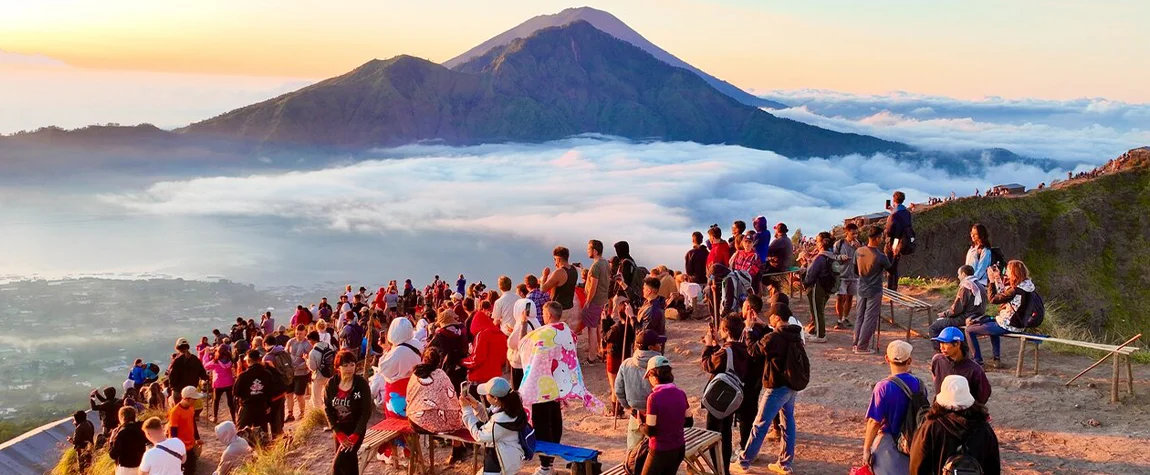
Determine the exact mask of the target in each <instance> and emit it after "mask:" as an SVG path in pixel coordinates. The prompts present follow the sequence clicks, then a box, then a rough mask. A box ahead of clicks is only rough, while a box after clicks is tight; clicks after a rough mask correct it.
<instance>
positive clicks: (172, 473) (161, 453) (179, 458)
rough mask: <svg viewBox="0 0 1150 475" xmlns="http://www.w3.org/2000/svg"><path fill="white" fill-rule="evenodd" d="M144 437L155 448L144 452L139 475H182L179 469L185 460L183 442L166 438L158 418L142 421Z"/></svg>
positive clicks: (185, 453) (173, 438)
mask: <svg viewBox="0 0 1150 475" xmlns="http://www.w3.org/2000/svg"><path fill="white" fill-rule="evenodd" d="M144 436H145V437H147V438H148V440H149V441H150V442H152V443H153V444H155V447H152V448H151V449H148V451H147V452H144V458H143V460H141V461H140V475H183V473H184V471H183V469H182V468H181V465H183V463H184V460H186V459H187V452H186V451H185V450H184V442H183V441H182V440H180V439H177V438H175V437H172V438H167V436H166V435H165V434H164V423H163V422H162V421H160V418H158V417H152V418H149V419H148V420H146V421H144Z"/></svg>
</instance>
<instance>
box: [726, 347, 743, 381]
mask: <svg viewBox="0 0 1150 475" xmlns="http://www.w3.org/2000/svg"><path fill="white" fill-rule="evenodd" d="M726 372H728V373H731V375H735V352H734V351H732V350H731V347H730V346H727V371H726ZM740 379H741V378H740Z"/></svg>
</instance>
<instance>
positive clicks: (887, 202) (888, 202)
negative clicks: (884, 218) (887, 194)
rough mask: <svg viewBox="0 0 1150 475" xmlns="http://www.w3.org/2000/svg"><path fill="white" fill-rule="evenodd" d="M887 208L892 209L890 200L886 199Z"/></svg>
mask: <svg viewBox="0 0 1150 475" xmlns="http://www.w3.org/2000/svg"><path fill="white" fill-rule="evenodd" d="M886 209H890V200H886Z"/></svg>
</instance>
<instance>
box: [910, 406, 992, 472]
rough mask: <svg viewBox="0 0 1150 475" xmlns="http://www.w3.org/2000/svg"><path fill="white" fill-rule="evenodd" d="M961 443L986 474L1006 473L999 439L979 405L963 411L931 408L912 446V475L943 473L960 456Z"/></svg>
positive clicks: (984, 410) (937, 407)
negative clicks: (955, 456)
mask: <svg viewBox="0 0 1150 475" xmlns="http://www.w3.org/2000/svg"><path fill="white" fill-rule="evenodd" d="M960 443H965V446H966V450H967V453H968V454H970V456H972V457H974V458H975V459H977V460H978V463H979V464H980V465H982V473H983V474H985V475H999V474H1000V473H1002V460H1001V459H1000V458H999V452H998V436H997V435H995V434H994V429H993V428H992V427H990V423H988V422H987V414H986V409H983V408H982V407H981V406H978V405H976V406H975V407H970V408H967V409H964V410H961V411H954V410H951V409H946V408H943V407H942V406H938V405H935V406H933V407H931V409H930V412H928V413H927V415H926V420H925V421H923V424H922V425H920V426H919V427H918V431H917V432H915V434H914V441H913V442H912V443H911V446H910V473H911V474H912V475H933V474H936V473H942V466H943V465H944V464H946V459H948V458H950V457H951V456H953V455H956V454H957V453H958V446H959V444H960Z"/></svg>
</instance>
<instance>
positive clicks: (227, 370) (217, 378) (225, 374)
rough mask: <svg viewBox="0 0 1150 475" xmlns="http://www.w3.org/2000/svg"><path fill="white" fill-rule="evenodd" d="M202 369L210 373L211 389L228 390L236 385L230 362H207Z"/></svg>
mask: <svg viewBox="0 0 1150 475" xmlns="http://www.w3.org/2000/svg"><path fill="white" fill-rule="evenodd" d="M204 369H205V370H207V371H210V372H211V373H212V389H220V388H230V387H232V385H233V384H235V383H236V374H235V371H233V365H232V362H231V361H208V362H207V364H205V365H204Z"/></svg>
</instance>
